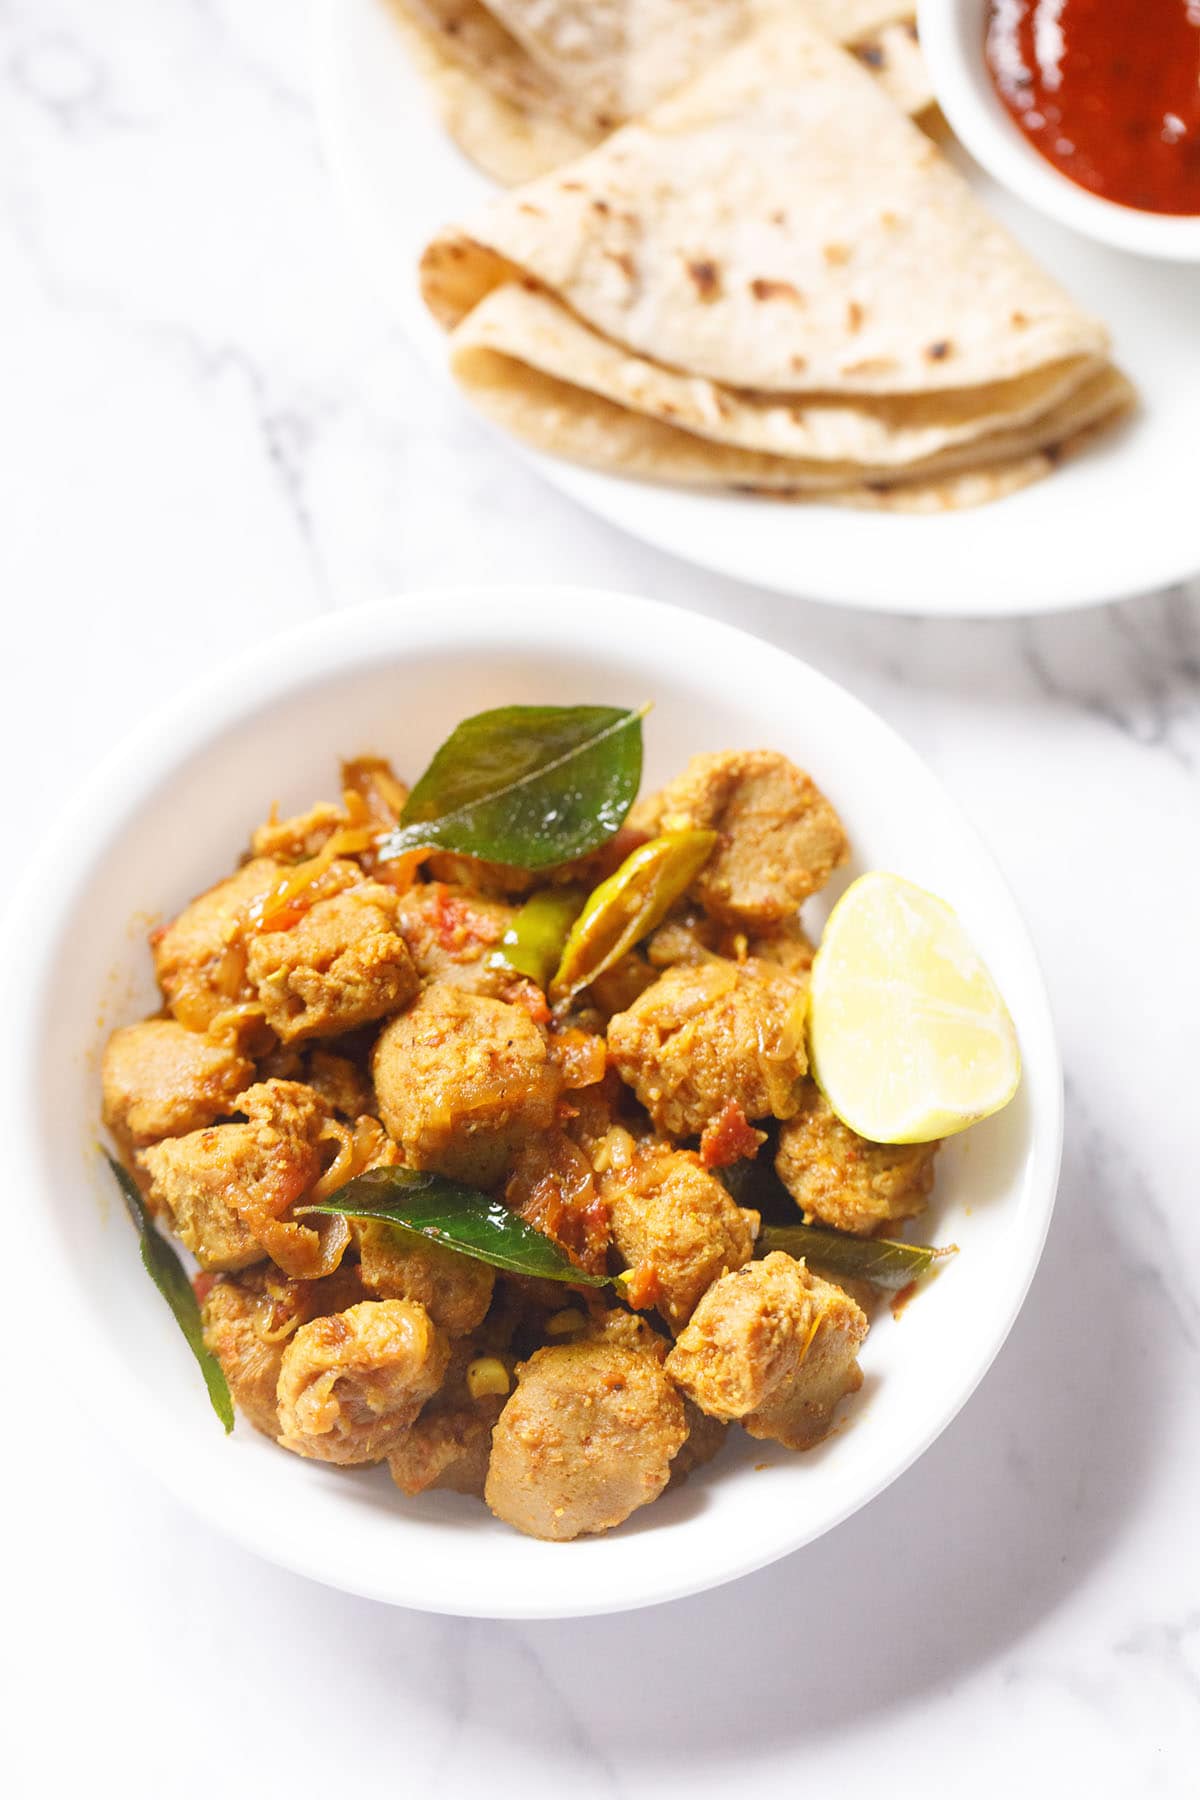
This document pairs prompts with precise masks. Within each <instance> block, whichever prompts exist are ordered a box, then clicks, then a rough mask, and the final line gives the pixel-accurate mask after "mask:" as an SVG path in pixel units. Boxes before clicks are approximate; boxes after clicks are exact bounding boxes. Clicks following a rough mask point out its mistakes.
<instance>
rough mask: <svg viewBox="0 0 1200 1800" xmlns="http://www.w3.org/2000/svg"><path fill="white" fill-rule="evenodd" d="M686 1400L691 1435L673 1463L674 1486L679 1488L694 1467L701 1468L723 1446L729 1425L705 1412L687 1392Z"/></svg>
mask: <svg viewBox="0 0 1200 1800" xmlns="http://www.w3.org/2000/svg"><path fill="white" fill-rule="evenodd" d="M681 1398H682V1400H683V1419H684V1424H685V1425H686V1426H687V1437H686V1438H685V1439H684V1442H683V1448H682V1449H681V1450H680V1452H679V1454H678V1456H677V1457H676V1458H675V1461H674V1462H673V1463H672V1464H671V1486H672V1487H678V1485H679V1483H680V1482H681V1481H686V1480H687V1478H688V1476H689V1475H690V1474H691V1473H692V1471H693V1469H699V1468H702V1467H703V1466H704V1464H705V1463H708V1462H711V1461H712V1459H713V1457H714V1456H715V1455H716V1454H717V1451H718V1450H719V1449H720V1448H721V1445H722V1444H723V1443H724V1442H725V1438H726V1434H727V1433H728V1431H729V1426H728V1425H727V1423H726V1422H725V1420H724V1419H714V1418H712V1417H710V1415H709V1414H708V1413H706V1412H701V1410H700V1408H699V1407H698V1406H697V1405H696V1402H695V1401H694V1400H693V1399H691V1397H690V1396H689V1395H687V1394H683V1395H682V1396H681Z"/></svg>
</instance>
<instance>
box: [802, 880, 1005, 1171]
mask: <svg viewBox="0 0 1200 1800" xmlns="http://www.w3.org/2000/svg"><path fill="white" fill-rule="evenodd" d="M808 1030H809V1048H810V1056H811V1062H812V1071H813V1074H814V1076H815V1077H816V1081H817V1085H818V1086H819V1087H820V1089H821V1091H822V1092H823V1094H824V1095H825V1098H826V1099H827V1100H828V1102H829V1104H830V1106H831V1107H832V1108H833V1110H834V1112H835V1113H836V1114H837V1115H838V1117H839V1118H840V1119H841V1120H842V1122H843V1123H844V1124H846V1125H848V1126H849V1127H850V1129H851V1130H852V1131H857V1132H858V1133H859V1135H860V1136H861V1137H865V1138H871V1139H873V1140H874V1141H875V1142H876V1143H881V1144H919V1143H927V1142H929V1141H930V1140H931V1139H933V1138H940V1137H948V1136H949V1135H950V1134H951V1133H952V1132H956V1131H964V1130H965V1129H966V1127H967V1126H968V1125H973V1124H975V1122H976V1121H977V1120H979V1119H985V1118H987V1117H988V1115H989V1114H990V1113H994V1112H999V1110H1000V1108H1001V1107H1002V1106H1007V1104H1008V1102H1009V1101H1010V1100H1011V1099H1012V1097H1013V1095H1014V1094H1015V1093H1016V1091H1017V1085H1018V1083H1019V1082H1020V1079H1021V1054H1020V1050H1019V1049H1018V1047H1017V1034H1016V1030H1015V1029H1014V1026H1013V1022H1012V1019H1011V1018H1010V1017H1009V1013H1008V1008H1007V1007H1006V1006H1005V1004H1004V1001H1003V1000H1002V999H1001V997H1000V993H999V991H998V989H997V987H996V984H995V982H994V981H993V980H992V978H991V976H990V974H989V973H988V971H987V969H986V967H985V966H984V963H983V961H982V959H981V958H980V956H979V954H978V952H977V951H976V950H975V948H974V946H973V945H972V944H971V942H970V940H969V938H968V937H967V935H966V933H965V931H964V930H963V928H962V926H961V925H960V923H959V921H958V917H957V915H956V914H955V912H954V911H953V909H952V908H951V907H949V906H947V905H946V902H945V901H944V900H939V899H938V898H937V896H936V895H934V894H930V893H927V892H926V890H925V889H924V888H919V887H917V886H915V885H914V883H912V882H911V881H905V880H903V879H902V877H901V876H899V875H888V874H884V873H874V874H870V875H862V876H860V877H859V879H858V880H857V881H856V882H854V883H853V884H852V885H851V886H850V887H849V888H847V890H846V892H845V893H844V894H843V895H842V897H841V899H840V900H839V901H838V903H837V905H836V906H835V907H834V909H833V911H832V913H831V914H830V915H829V923H828V924H827V925H826V927H825V932H824V935H823V937H822V939H821V947H820V949H819V950H818V952H817V955H816V959H815V961H814V963H813V970H812V991H811V997H810V1004H809V1021H808Z"/></svg>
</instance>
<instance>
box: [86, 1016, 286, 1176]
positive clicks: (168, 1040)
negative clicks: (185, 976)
mask: <svg viewBox="0 0 1200 1800" xmlns="http://www.w3.org/2000/svg"><path fill="white" fill-rule="evenodd" d="M100 1080H101V1085H102V1087H103V1090H104V1122H105V1124H106V1125H107V1126H108V1127H109V1130H110V1131H113V1132H115V1134H116V1135H117V1137H119V1138H120V1139H121V1140H122V1141H123V1142H125V1143H129V1144H134V1145H138V1146H141V1145H143V1144H154V1143H157V1142H158V1140H159V1139H160V1138H166V1137H182V1136H184V1135H185V1134H186V1133H187V1132H189V1131H199V1130H201V1129H202V1128H203V1127H204V1126H205V1125H211V1124H212V1123H213V1121H214V1119H219V1118H221V1117H222V1116H223V1115H224V1114H226V1113H231V1112H233V1110H234V1107H233V1101H234V1100H235V1099H236V1097H237V1096H238V1094H240V1093H241V1091H242V1089H243V1088H244V1087H248V1086H249V1085H250V1083H251V1082H252V1081H253V1080H254V1064H253V1063H252V1062H249V1061H247V1059H246V1058H245V1057H244V1056H239V1055H238V1053H237V1051H236V1050H235V1049H234V1048H233V1047H232V1046H231V1045H229V1044H217V1043H213V1042H212V1040H211V1039H209V1038H206V1037H204V1036H203V1035H202V1034H201V1033H200V1032H198V1031H186V1030H185V1029H184V1027H183V1026H182V1025H180V1024H179V1022H178V1021H177V1020H176V1019H146V1020H145V1021H144V1022H143V1023H142V1024H141V1025H125V1026H123V1027H122V1028H121V1030H120V1031H114V1032H113V1034H112V1036H111V1037H110V1038H109V1040H108V1043H107V1044H106V1045H105V1046H104V1060H103V1062H102V1064H101V1067H100Z"/></svg>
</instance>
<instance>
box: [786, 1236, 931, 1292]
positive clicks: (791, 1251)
mask: <svg viewBox="0 0 1200 1800" xmlns="http://www.w3.org/2000/svg"><path fill="white" fill-rule="evenodd" d="M757 1249H758V1252H759V1253H760V1254H761V1255H763V1256H766V1255H767V1254H768V1253H769V1252H770V1251H772V1250H783V1251H786V1253H787V1254H788V1255H789V1256H795V1257H803V1258H804V1260H805V1261H806V1262H807V1263H808V1264H809V1265H810V1266H811V1267H812V1268H814V1269H816V1270H818V1271H819V1272H820V1273H821V1274H822V1275H832V1276H833V1277H834V1279H835V1280H836V1279H837V1277H838V1276H844V1277H845V1278H846V1280H847V1281H872V1282H874V1284H875V1286H876V1287H881V1288H892V1289H895V1288H902V1287H907V1286H908V1284H909V1282H910V1281H915V1280H916V1279H917V1277H918V1276H919V1275H925V1274H927V1273H928V1271H929V1270H930V1269H932V1268H933V1266H934V1264H935V1263H939V1262H942V1261H944V1259H945V1258H946V1257H948V1256H954V1255H956V1254H957V1251H958V1245H957V1244H948V1245H947V1246H946V1247H945V1248H944V1249H941V1250H935V1249H934V1247H933V1246H932V1245H931V1244H901V1243H897V1242H895V1241H894V1240H892V1239H890V1238H861V1237H853V1236H852V1235H851V1234H850V1232H848V1231H830V1230H827V1229H826V1228H825V1227H824V1226H820V1225H764V1226H763V1229H762V1231H761V1232H760V1233H759V1238H758V1245H757Z"/></svg>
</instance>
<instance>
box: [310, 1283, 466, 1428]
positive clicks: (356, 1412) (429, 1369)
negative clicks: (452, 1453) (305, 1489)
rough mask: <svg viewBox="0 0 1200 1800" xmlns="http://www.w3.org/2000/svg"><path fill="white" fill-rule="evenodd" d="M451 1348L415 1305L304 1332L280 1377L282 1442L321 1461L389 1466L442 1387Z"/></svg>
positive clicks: (357, 1312) (349, 1313)
mask: <svg viewBox="0 0 1200 1800" xmlns="http://www.w3.org/2000/svg"><path fill="white" fill-rule="evenodd" d="M449 1354H450V1346H449V1341H448V1340H447V1338H446V1336H445V1334H444V1333H443V1332H441V1331H439V1330H438V1328H437V1326H436V1325H435V1324H434V1323H433V1321H432V1319H431V1318H430V1317H429V1314H428V1313H427V1312H426V1311H425V1308H424V1307H423V1306H418V1305H417V1304H416V1303H415V1301H412V1300H362V1301H360V1302H359V1303H358V1305H357V1306H351V1307H349V1308H347V1310H346V1311H345V1312H339V1313H331V1314H329V1315H328V1316H327V1317H325V1318H321V1319H313V1320H312V1322H311V1323H310V1324H308V1325H301V1327H300V1329H299V1330H298V1331H297V1332H296V1334H295V1336H294V1337H293V1338H292V1340H291V1342H290V1343H289V1344H288V1346H287V1349H286V1350H285V1351H284V1353H283V1361H282V1364H281V1367H280V1371H279V1386H278V1390H277V1394H278V1402H279V1425H280V1432H279V1441H280V1443H281V1444H282V1445H283V1447H284V1449H285V1450H294V1451H296V1453H297V1455H299V1456H312V1457H316V1458H317V1460H318V1461H320V1462H331V1463H363V1462H381V1461H382V1460H383V1458H384V1457H385V1456H387V1455H388V1453H389V1451H391V1450H392V1449H393V1448H394V1446H395V1445H396V1444H397V1443H398V1442H399V1440H400V1438H401V1437H402V1436H403V1434H404V1433H405V1432H406V1431H407V1430H408V1428H409V1426H410V1425H411V1424H412V1422H413V1420H414V1419H415V1418H416V1416H417V1414H418V1413H419V1412H420V1410H421V1408H422V1406H424V1404H425V1402H426V1400H428V1399H429V1396H430V1395H431V1394H433V1393H435V1392H436V1391H437V1389H438V1387H439V1386H440V1384H441V1379H442V1376H443V1374H444V1372H445V1368H446V1363H447V1360H448V1358H449Z"/></svg>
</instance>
